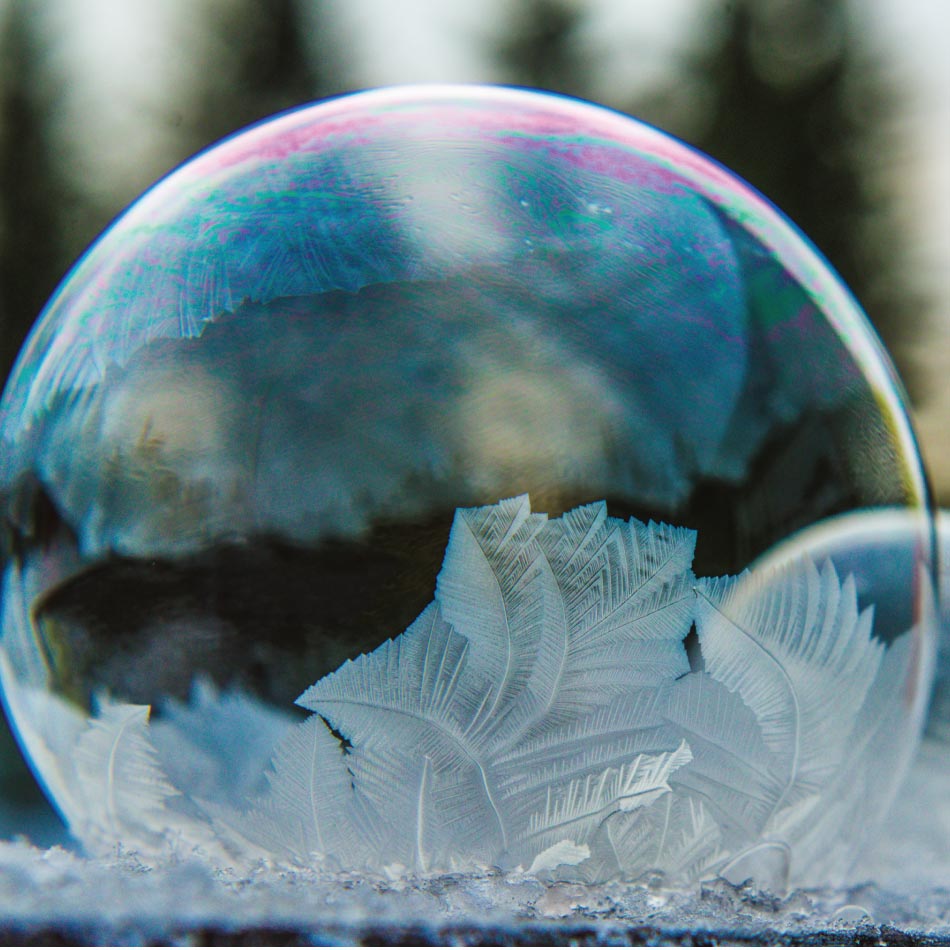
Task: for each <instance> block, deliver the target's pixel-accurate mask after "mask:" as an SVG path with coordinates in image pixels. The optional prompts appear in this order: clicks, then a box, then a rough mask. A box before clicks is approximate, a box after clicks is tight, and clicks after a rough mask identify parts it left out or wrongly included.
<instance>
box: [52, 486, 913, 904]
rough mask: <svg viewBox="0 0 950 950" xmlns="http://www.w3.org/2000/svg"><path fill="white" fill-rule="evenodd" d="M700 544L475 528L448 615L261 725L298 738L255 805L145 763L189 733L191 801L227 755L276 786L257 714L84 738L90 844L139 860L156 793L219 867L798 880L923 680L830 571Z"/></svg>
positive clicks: (108, 709)
mask: <svg viewBox="0 0 950 950" xmlns="http://www.w3.org/2000/svg"><path fill="white" fill-rule="evenodd" d="M694 544H695V533H694V532H692V531H689V530H686V529H683V528H674V527H670V526H668V525H662V524H654V523H650V524H646V525H645V524H642V523H640V522H638V521H636V520H635V519H631V520H630V521H629V522H623V521H620V520H618V519H615V518H609V517H608V516H607V512H606V506H605V505H604V504H603V503H600V504H594V505H588V506H585V507H582V508H578V509H576V510H574V511H571V512H568V513H567V514H565V515H564V516H563V517H561V518H558V519H551V520H548V519H547V518H546V517H545V516H544V515H539V514H532V513H531V510H530V505H529V501H528V498H527V496H521V497H518V498H513V499H510V500H507V501H503V502H501V503H500V504H498V505H494V506H490V507H485V508H473V509H463V510H459V511H458V512H457V514H456V518H455V522H454V525H453V528H452V532H451V535H450V538H449V544H448V549H447V551H446V555H445V561H444V564H443V567H442V571H441V573H440V574H439V577H438V582H437V586H436V595H435V600H434V602H433V603H431V604H430V605H429V606H428V607H427V608H426V609H425V610H424V611H423V612H422V614H421V615H420V616H419V617H418V618H417V619H416V621H415V622H414V623H413V624H412V625H411V626H410V627H409V629H408V630H406V631H405V633H403V634H402V635H401V636H399V637H396V638H395V639H394V640H390V641H387V642H386V643H384V644H383V645H382V646H380V647H379V648H378V649H376V650H375V651H374V652H372V653H370V654H367V655H363V656H360V657H359V658H357V659H355V660H351V661H347V662H346V663H344V664H343V666H342V667H340V669H338V670H337V671H336V672H335V673H332V674H330V675H329V676H326V677H325V678H324V679H322V680H320V681H319V682H317V683H316V684H314V685H313V686H312V687H310V688H309V689H308V690H306V691H305V692H304V693H303V695H302V696H301V697H300V698H299V700H298V703H299V704H300V705H301V706H303V707H305V708H306V709H308V710H310V711H311V712H312V713H314V715H313V716H311V718H310V719H308V720H307V721H306V722H304V723H301V724H297V725H293V726H289V727H288V726H283V725H282V724H281V720H280V719H279V718H275V717H273V715H272V714H267V715H268V716H269V717H270V718H269V719H267V720H266V723H267V728H268V730H269V734H272V735H278V734H279V735H280V736H281V739H280V740H279V742H278V744H277V746H276V751H275V753H274V754H273V756H272V759H271V763H270V767H269V769H268V771H267V783H266V788H265V789H264V790H263V791H257V792H254V793H253V794H252V799H253V801H252V803H251V804H249V805H248V804H244V805H241V804H239V803H237V802H235V801H234V800H233V799H232V800H231V801H230V802H229V801H226V800H225V796H218V798H217V800H212V799H210V797H201V795H199V794H198V793H197V792H196V788H188V787H185V788H182V789H179V788H176V787H175V785H174V784H173V782H172V780H171V779H170V777H169V776H168V775H167V774H165V773H164V772H163V771H162V768H161V761H162V759H163V758H165V757H164V756H160V755H159V754H158V753H157V752H156V746H155V745H153V741H154V742H155V743H157V748H158V749H161V748H165V749H167V748H171V747H172V746H173V745H174V744H175V742H176V735H177V733H176V730H178V731H179V732H180V733H181V734H182V737H184V735H186V734H187V737H188V744H186V745H180V746H179V747H180V748H188V749H191V750H192V751H191V752H190V753H188V754H187V755H184V756H183V759H184V761H183V762H180V763H179V764H178V766H177V768H178V773H177V774H176V778H178V777H179V776H181V777H182V778H184V777H185V776H187V775H188V774H189V758H188V756H189V755H191V756H196V755H199V752H200V754H201V755H207V750H206V749H205V746H208V747H209V748H210V746H211V745H212V744H214V745H217V746H218V747H219V748H220V749H221V752H222V755H224V754H227V755H232V756H233V757H234V759H235V760H236V761H237V760H239V759H240V757H241V756H242V755H243V756H245V758H246V761H247V763H252V762H259V761H261V758H260V752H259V751H258V752H254V753H253V755H249V754H248V753H247V752H242V751H241V750H242V748H243V746H244V745H246V742H243V741H242V738H241V737H242V735H243V734H245V732H246V726H247V724H248V723H251V724H253V723H255V722H257V721H260V722H265V714H264V713H263V712H262V711H259V710H258V709H257V708H255V707H254V705H253V701H252V700H249V699H236V698H235V696H233V695H231V696H227V697H220V698H219V697H217V695H216V694H215V693H214V691H213V690H212V689H211V688H210V687H208V686H207V684H206V685H205V686H203V687H202V688H201V689H200V690H199V692H198V694H197V696H196V700H195V702H198V703H200V704H201V705H202V707H203V709H204V711H205V712H206V713H208V712H209V711H210V712H211V713H213V711H214V709H215V708H218V707H220V710H221V711H222V715H221V716H214V715H212V716H211V719H212V721H213V725H212V726H208V727H207V728H208V729H209V730H213V731H214V737H213V739H214V741H213V743H212V742H211V740H210V737H209V742H207V743H205V742H204V741H203V739H202V736H201V734H200V733H201V728H202V727H201V726H200V724H199V723H200V720H204V719H207V718H208V716H207V715H205V716H202V717H200V718H199V719H195V717H191V716H189V714H188V712H187V710H184V709H179V710H177V711H176V710H172V715H170V716H166V717H165V719H164V721H163V722H161V723H156V724H155V725H154V726H151V727H150V726H149V725H148V722H147V708H146V707H135V706H123V705H121V704H116V703H106V702H105V701H103V703H102V704H101V707H100V713H99V716H98V717H97V718H94V719H93V720H92V721H91V723H90V724H89V725H88V726H87V727H85V731H83V730H82V729H81V728H80V727H79V726H78V725H77V724H76V723H71V724H70V728H71V729H72V730H73V732H74V733H76V734H77V735H78V736H79V738H78V741H77V745H76V749H77V751H76V756H75V767H76V776H75V778H76V784H77V788H78V789H79V790H80V791H81V790H82V789H83V788H85V789H87V791H88V790H89V789H91V788H92V787H93V785H95V786H96V787H97V788H99V789H101V788H102V787H103V786H104V787H105V793H104V794H100V795H99V799H98V807H97V808H96V809H94V810H88V809H87V810H86V821H87V822H89V821H91V822H93V823H95V822H96V821H98V823H99V825H101V828H99V831H98V833H93V832H94V831H95V829H87V831H88V834H87V835H86V837H87V838H88V839H90V840H93V839H95V838H96V837H100V836H101V837H102V838H108V837H109V835H111V836H112V837H113V838H116V837H118V838H119V839H120V840H122V839H123V837H125V838H127V839H128V840H129V841H130V842H131V843H134V844H137V845H140V846H141V845H142V844H143V842H144V838H143V836H142V835H141V833H140V829H139V828H137V825H136V822H137V820H138V819H136V818H135V816H134V815H133V814H132V812H134V811H136V809H131V810H130V809H129V808H128V807H127V802H128V799H129V796H136V797H139V798H141V795H142V794H143V793H142V792H141V790H140V786H142V785H143V784H144V786H147V789H148V792H147V795H146V796H145V797H146V798H147V801H148V805H149V809H150V814H149V816H148V817H149V822H148V827H149V828H152V829H154V828H155V827H159V826H160V825H161V822H160V821H158V820H157V819H156V817H155V815H154V814H152V813H153V812H161V811H162V810H163V809H165V810H167V811H168V813H169V818H168V821H167V827H168V828H175V827H178V828H180V827H181V826H182V822H183V819H184V818H185V817H187V819H188V821H190V822H192V823H193V824H194V825H195V826H201V827H203V828H205V829H206V832H204V839H203V841H202V848H203V850H205V852H206V853H209V854H212V855H213V854H215V853H216V851H215V849H222V850H221V851H220V853H221V854H230V855H234V854H238V853H243V854H245V855H251V856H253V855H257V856H266V857H268V858H271V859H277V860H283V861H290V862H292V863H296V864H299V865H309V866H326V867H331V868H332V867H343V868H361V867H362V868H377V869H381V868H390V869H394V868H403V869H408V870H410V871H414V872H421V873H431V872H438V871H445V870H452V869H457V868H466V867H469V868H471V867H479V866H482V867H484V866H499V867H502V868H509V869H515V868H519V867H520V868H522V869H525V870H527V871H529V872H530V873H532V874H537V875H542V876H548V877H551V878H554V879H561V880H578V881H586V882H595V881H602V880H609V879H614V878H625V879H636V878H639V877H641V876H643V875H645V874H648V873H651V872H661V873H663V874H664V875H666V877H667V879H668V880H673V881H690V880H696V879H699V878H702V877H707V876H711V875H714V874H722V875H724V876H726V877H728V878H729V879H730V880H733V879H737V880H743V879H745V878H746V877H754V878H757V879H760V880H762V881H763V882H767V883H769V884H770V885H771V886H779V887H781V886H784V885H785V884H786V883H787V881H788V879H789V877H790V876H791V877H793V878H796V879H799V880H800V879H802V878H803V877H805V876H807V873H808V868H809V865H814V866H815V867H821V866H822V865H821V856H822V852H823V851H824V850H826V849H828V847H829V842H830V841H833V839H834V825H835V823H836V822H839V821H846V820H847V812H846V811H845V812H843V811H842V808H843V807H846V804H847V801H848V795H847V794H846V792H845V791H844V789H846V787H847V784H848V783H849V782H858V783H860V784H861V787H863V788H865V791H866V793H867V794H870V795H873V794H874V790H873V787H872V786H873V785H874V782H873V778H872V777H871V776H870V775H867V776H865V771H866V765H867V763H868V762H869V761H872V760H873V759H874V757H875V745H876V742H877V741H879V736H881V735H882V734H883V732H882V730H885V729H886V725H887V716H886V710H887V709H889V708H890V707H891V706H892V705H893V697H892V696H891V695H890V693H891V692H892V689H891V688H890V687H889V686H888V684H891V683H892V681H893V680H894V676H893V672H892V671H890V670H889V669H888V665H889V663H890V662H891V658H892V657H896V658H897V659H896V660H895V661H894V662H904V661H906V656H904V653H905V651H906V650H907V648H908V647H907V644H908V642H909V638H908V637H906V636H904V637H901V638H900V639H899V640H898V641H897V642H896V643H894V644H892V645H891V647H890V649H889V650H888V651H886V653H885V649H884V647H883V645H882V644H881V643H880V642H878V641H877V640H875V639H873V638H872V636H871V629H872V619H873V617H872V612H871V610H865V611H863V612H861V611H859V610H858V606H857V597H856V593H855V586H854V583H853V581H852V580H851V578H850V577H849V578H848V579H846V580H845V581H844V582H843V583H842V582H841V581H840V580H839V578H838V576H837V574H836V573H835V570H834V568H833V567H832V565H831V563H830V562H825V563H824V564H823V565H822V566H821V567H816V566H815V565H814V564H813V563H812V562H811V561H810V560H809V559H807V558H803V559H801V560H799V561H797V562H795V563H793V564H790V565H789V566H787V567H783V568H781V569H779V570H776V571H771V572H761V573H746V574H744V575H742V576H740V577H738V578H724V579H717V580H702V579H701V580H697V579H696V578H695V577H694V575H693V573H692V570H691V564H692V558H693V550H694ZM694 625H695V629H696V631H697V634H698V638H699V644H700V649H701V652H702V663H701V668H700V669H696V670H694V671H692V672H691V671H690V664H689V662H688V659H687V654H686V650H685V646H684V641H685V638H686V636H687V635H688V634H689V632H690V630H691V629H693V627H694ZM885 655H886V658H887V659H886V661H885V662H884V663H882V658H884V657H885ZM216 703H217V704H218V706H217V707H216V706H215V704H216ZM225 710H227V716H226V717H225V716H224V715H223V713H224V711H225ZM228 723H232V724H233V726H232V725H228ZM186 727H187V733H186V732H185V729H186ZM150 729H151V730H152V732H151V733H150V731H149V730H150ZM231 733H233V734H231ZM209 736H210V734H209ZM202 749H205V751H203V752H201V750H202ZM195 750H198V751H195ZM228 750H230V752H229V751H228ZM196 761H197V760H196ZM248 768H250V766H248ZM258 768H259V766H258ZM251 770H253V769H251ZM191 771H193V772H195V773H198V772H200V771H201V770H200V769H198V768H197V767H192V768H191ZM245 771H247V769H245ZM222 774H224V771H223V770H222ZM257 774H259V772H258V773H257ZM244 781H245V783H246V787H247V788H248V789H251V788H253V787H254V784H253V782H251V781H249V779H248V778H247V777H246V776H245V777H244ZM180 784H181V782H180ZM885 784H886V783H885ZM203 794H207V792H204V793H203ZM879 797H880V796H879ZM874 807H875V808H878V804H877V803H876V804H875V806H874ZM878 810H880V809H878ZM139 817H140V816H139ZM212 829H213V833H212Z"/></svg>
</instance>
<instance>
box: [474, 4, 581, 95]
mask: <svg viewBox="0 0 950 950" xmlns="http://www.w3.org/2000/svg"><path fill="white" fill-rule="evenodd" d="M508 10H509V11H510V14H509V16H508V17H507V18H506V19H505V20H504V22H503V24H502V27H501V33H500V39H499V41H498V42H497V44H496V46H495V49H494V51H493V52H494V60H495V63H496V65H497V68H498V70H499V73H500V77H499V78H500V79H501V81H503V82H506V83H509V84H511V85H514V86H530V87H533V88H535V89H547V90H550V91H552V92H560V93H564V94H565V95H571V96H579V97H581V98H586V97H589V96H590V87H591V84H590V77H591V63H590V62H589V61H588V57H587V55H586V53H585V52H584V50H583V49H582V47H581V44H580V42H579V35H580V30H581V28H582V26H583V23H584V18H585V15H586V13H585V8H584V7H582V6H580V5H579V4H578V3H576V2H572V0H525V2H522V3H516V4H511V5H510V6H509V7H508Z"/></svg>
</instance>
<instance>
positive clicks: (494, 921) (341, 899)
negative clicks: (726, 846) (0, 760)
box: [0, 740, 950, 944]
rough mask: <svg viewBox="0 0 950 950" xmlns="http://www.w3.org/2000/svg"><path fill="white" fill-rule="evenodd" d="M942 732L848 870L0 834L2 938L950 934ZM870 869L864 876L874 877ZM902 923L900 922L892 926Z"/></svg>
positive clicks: (946, 756)
mask: <svg viewBox="0 0 950 950" xmlns="http://www.w3.org/2000/svg"><path fill="white" fill-rule="evenodd" d="M948 762H950V746H948V745H946V744H943V743H940V742H938V741H935V740H928V741H926V742H925V743H924V746H923V748H922V750H921V754H920V755H919V757H918V759H917V761H916V764H915V766H914V769H913V770H912V773H911V776H910V779H909V781H908V783H907V785H906V787H905V790H904V793H903V794H902V797H901V799H900V800H899V801H898V803H897V805H896V807H895V809H894V811H893V814H892V816H891V818H890V820H889V822H888V824H887V826H886V828H885V830H884V832H883V833H882V834H881V835H880V836H879V839H878V841H877V843H876V845H875V846H874V847H873V848H872V849H871V851H870V853H869V854H868V855H867V857H866V858H865V859H864V860H863V861H862V862H861V865H860V871H859V873H857V874H855V875H854V877H853V883H851V884H849V885H847V886H843V887H834V888H826V889H821V890H806V891H796V892H793V893H792V894H790V895H788V896H785V897H772V896H770V895H767V894H763V893H760V892H756V891H755V890H754V889H752V888H749V887H743V886H738V887H735V886H733V885H731V884H728V883H726V882H725V881H713V882H709V883H706V884H703V885H700V886H697V887H694V888H690V889H685V890H666V889H663V888H662V886H660V884H659V882H655V883H654V884H653V886H646V885H642V884H641V885H634V884H620V883H614V884H604V885H597V886H584V885H574V884H570V885H568V884H545V883H544V882H543V881H540V880H538V879H537V878H535V877H532V876H530V875H527V874H523V873H508V874H501V873H498V872H489V871H486V872H483V873H478V874H466V875H461V874H458V875H443V876H439V877H432V878H420V877H411V876H410V877H402V876H401V875H399V874H397V873H396V869H393V871H392V875H391V876H390V877H386V876H380V877H371V876H368V875H364V874H346V873H336V874H325V873H319V872H316V871H313V872H290V871H286V870H278V869H276V868H274V867H271V866H267V865H263V864H262V865H260V866H258V867H256V868H255V869H254V870H253V871H251V872H249V873H239V872H236V871H235V870H233V869H228V868H213V867H211V866H209V865H208V864H206V863H204V862H202V861H200V860H198V859H197V858H195V859H190V860H187V861H177V862H174V863H169V864H166V865H162V866H151V865H147V864H144V863H143V862H142V861H140V860H139V859H138V858H137V857H136V856H135V855H134V854H128V853H126V854H118V853H117V854H116V855H114V856H113V857H112V858H110V859H108V860H103V859H90V858H86V857H83V856H81V855H80V854H78V853H75V852H73V851H70V850H68V849H66V848H61V847H54V848H50V849H48V850H41V849H38V848H35V847H33V846H32V845H30V844H29V843H27V842H26V841H25V840H18V841H11V842H4V843H0V920H3V923H2V924H0V939H2V940H3V942H11V941H12V942H17V941H18V939H20V940H22V939H25V937H26V936H27V935H30V934H34V935H35V934H37V933H43V934H55V935H57V936H58V937H59V938H60V939H66V940H68V941H70V942H80V941H82V942H95V943H147V942H167V943H171V942H178V941H182V940H192V941H194V940H195V939H198V938H204V937H208V935H209V934H214V933H217V934H218V935H220V934H221V933H223V934H224V935H225V936H230V937H231V938H233V939H234V940H235V942H239V941H238V939H237V938H238V937H241V936H243V937H244V938H246V939H253V940H255V942H271V941H273V942H276V940H277V938H278V937H279V936H280V935H281V934H284V935H287V934H289V935H297V936H298V937H300V938H302V939H305V940H307V941H310V942H324V943H353V942H355V941H357V940H367V939H368V940H369V942H375V943H381V942H388V941H391V940H394V939H397V938H398V939H409V938H411V940H412V941H413V942H420V943H433V942H435V943H451V942H471V941H474V940H480V939H481V940H485V939H488V938H492V939H495V940H496V941H498V940H500V941H502V942H504V943H515V942H524V941H526V940H535V941H541V942H563V941H564V940H575V941H580V942H582V943H583V942H587V943H595V944H596V943H601V944H603V943H612V942H618V941H628V940H631V939H634V938H638V939H640V940H644V939H653V940H659V941H661V942H667V943H673V942H682V941H688V940H691V939H695V938H696V936H697V935H707V936H708V935H710V934H711V935H713V936H715V937H718V938H720V939H722V938H726V939H728V940H729V941H730V942H741V941H743V940H744V941H749V940H755V941H757V942H761V941H762V940H766V939H767V940H768V942H777V941H782V940H784V941H789V940H794V939H796V938H799V939H800V938H802V937H804V936H805V935H807V934H810V935H815V934H816V933H819V932H823V933H824V934H825V939H830V940H832V941H833V942H838V943H851V942H854V941H855V940H857V939H859V938H860V939H861V940H870V941H872V942H880V941H885V942H886V941H888V940H890V941H891V942H893V940H895V939H898V940H899V939H906V938H907V936H908V934H909V935H910V937H911V938H913V939H925V940H926V941H928V942H934V941H939V942H947V941H950V769H948V768H947V765H948ZM872 881H873V882H874V883H870V882H872ZM894 928H896V930H895V929H894Z"/></svg>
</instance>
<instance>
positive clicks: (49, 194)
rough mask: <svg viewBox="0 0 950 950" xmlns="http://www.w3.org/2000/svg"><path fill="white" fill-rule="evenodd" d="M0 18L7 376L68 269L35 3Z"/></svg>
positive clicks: (1, 282) (0, 351) (2, 335)
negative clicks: (37, 32) (60, 234)
mask: <svg viewBox="0 0 950 950" xmlns="http://www.w3.org/2000/svg"><path fill="white" fill-rule="evenodd" d="M5 13H6V15H5V16H2V17H0V378H5V377H6V374H7V373H8V372H9V369H10V366H11V365H12V363H13V360H14V358H15V357H16V354H17V351H18V350H19V348H20V344H21V342H22V341H23V338H24V336H25V335H26V333H27V331H28V330H29V328H30V326H31V325H32V323H33V321H34V320H35V319H36V317H37V315H38V314H39V312H40V310H41V309H42V307H43V305H44V304H45V302H46V300H47V299H48V298H49V296H50V294H51V293H52V291H53V290H54V288H55V286H56V284H57V282H58V281H59V279H60V277H61V276H62V274H63V271H64V269H65V268H66V267H67V266H68V264H67V262H65V261H64V260H63V248H62V242H61V241H60V239H59V227H58V224H59V214H58V212H59V209H60V207H61V205H62V202H63V191H64V184H63V180H62V177H61V175H60V174H59V172H58V162H57V160H56V156H55V146H54V144H53V138H52V131H51V128H50V125H49V122H48V117H49V115H50V111H51V110H50V106H51V104H52V100H53V98H54V95H53V93H54V90H53V88H52V82H51V77H50V75H49V72H48V71H47V70H46V69H45V68H44V63H43V57H42V54H41V52H40V44H39V42H38V38H37V36H36V24H35V22H34V19H35V17H34V13H35V7H34V5H33V4H31V3H29V2H28V0H10V2H9V3H8V4H7V5H6V11H5Z"/></svg>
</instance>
